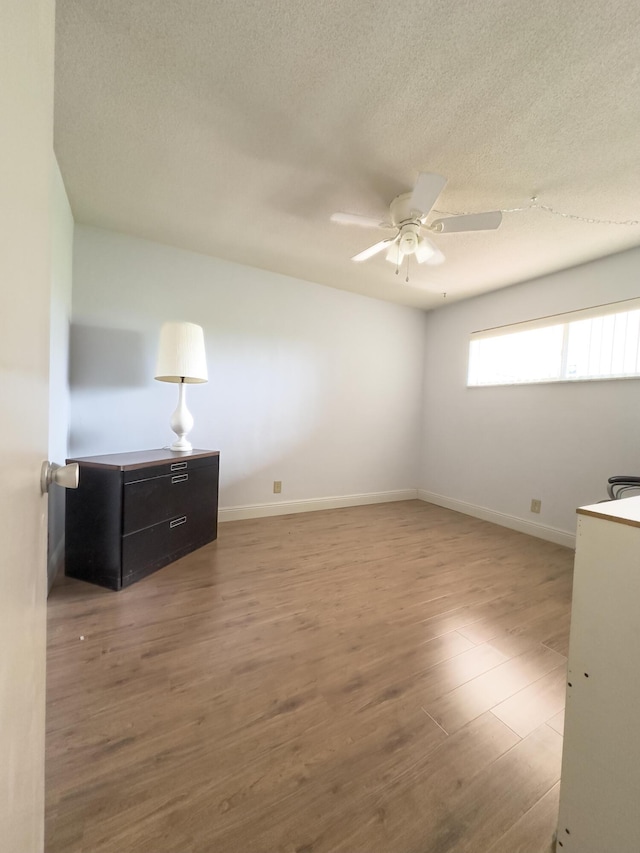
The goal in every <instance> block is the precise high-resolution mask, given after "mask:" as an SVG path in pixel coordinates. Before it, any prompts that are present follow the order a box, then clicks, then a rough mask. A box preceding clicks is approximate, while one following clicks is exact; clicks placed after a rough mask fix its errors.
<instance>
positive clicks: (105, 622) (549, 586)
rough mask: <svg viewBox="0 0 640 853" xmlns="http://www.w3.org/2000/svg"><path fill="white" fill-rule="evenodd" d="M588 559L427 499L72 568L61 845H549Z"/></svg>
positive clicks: (516, 849) (62, 726) (323, 848)
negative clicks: (575, 613) (108, 567)
mask: <svg viewBox="0 0 640 853" xmlns="http://www.w3.org/2000/svg"><path fill="white" fill-rule="evenodd" d="M572 564H573V553H572V552H571V551H569V550H568V549H565V548H562V547H560V546H557V545H552V544H550V543H548V542H543V541H541V540H538V539H533V538H531V537H528V536H525V535H523V534H520V533H516V532H514V531H510V530H506V529H504V528H500V527H496V526H494V525H491V524H488V523H485V522H482V521H479V520H476V519H472V518H469V517H467V516H463V515H459V514H456V513H454V512H450V511H449V510H445V509H441V508H439V507H435V506H432V505H429V504H425V503H422V502H419V501H409V502H403V503H393V504H380V505H375V506H367V507H355V508H351V509H339V510H329V511H324V512H316V513H307V514H300V515H290V516H280V517H276V518H266V519H259V520H252V521H239V522H233V523H226V524H222V525H221V526H220V536H219V539H218V541H217V542H215V543H212V544H210V545H208V546H206V547H205V548H203V549H201V550H200V551H198V552H196V553H195V554H192V555H189V556H188V557H186V558H184V559H183V560H181V561H179V562H177V563H174V564H173V565H171V566H168V567H166V568H165V569H162V570H161V571H160V572H158V573H156V574H155V575H152V576H151V577H149V578H146V579H145V580H143V581H141V582H140V583H138V584H136V585H134V586H132V587H130V588H129V589H127V590H125V591H123V592H120V593H114V592H109V591H107V590H102V589H100V588H98V587H93V586H90V585H88V584H85V583H83V582H81V581H71V580H64V579H63V580H62V581H61V582H60V583H59V584H58V585H57V586H56V587H54V590H53V592H52V595H51V597H50V599H49V653H48V708H47V727H48V743H47V843H46V850H47V853H214V851H215V853H236V851H237V853H329V851H331V853H338V851H340V853H548V851H550V850H551V849H552V834H553V831H554V829H555V820H556V815H557V802H558V779H559V775H560V757H561V749H562V736H561V732H562V715H563V705H564V686H565V665H566V655H567V651H568V649H567V645H568V627H569V605H570V593H571V575H572Z"/></svg>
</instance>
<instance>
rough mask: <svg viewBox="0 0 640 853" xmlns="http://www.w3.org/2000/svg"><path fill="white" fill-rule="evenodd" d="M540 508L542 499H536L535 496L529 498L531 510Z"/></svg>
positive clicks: (538, 510)
mask: <svg viewBox="0 0 640 853" xmlns="http://www.w3.org/2000/svg"><path fill="white" fill-rule="evenodd" d="M541 509H542V501H539V500H537V499H536V498H532V499H531V512H540V510H541Z"/></svg>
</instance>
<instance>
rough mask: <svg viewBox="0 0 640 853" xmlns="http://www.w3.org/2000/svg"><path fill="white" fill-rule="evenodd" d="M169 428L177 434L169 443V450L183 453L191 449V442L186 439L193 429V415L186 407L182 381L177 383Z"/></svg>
mask: <svg viewBox="0 0 640 853" xmlns="http://www.w3.org/2000/svg"><path fill="white" fill-rule="evenodd" d="M171 429H172V430H173V431H174V432H175V434H176V435H177V436H178V437H177V439H176V440H175V441H174V442H173V444H172V445H171V450H175V451H177V452H178V453H185V452H186V451H188V450H191V449H192V448H191V442H190V441H187V435H188V434H189V433H190V432H191V430H192V429H193V416H192V414H191V412H190V411H189V409H187V403H186V390H185V383H184V382H181V383H180V384H179V385H178V405H177V407H176V410H175V412H174V413H173V414H172V415H171Z"/></svg>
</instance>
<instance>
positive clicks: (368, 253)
mask: <svg viewBox="0 0 640 853" xmlns="http://www.w3.org/2000/svg"><path fill="white" fill-rule="evenodd" d="M395 239H396V238H395V237H393V238H392V239H390V240H381V241H380V242H379V243H374V244H373V246H369V248H368V249H364V251H362V252H359V253H358V254H357V255H354V256H353V257H352V258H351V260H352V261H366V260H368V259H369V258H372V257H373V256H374V255H377V254H378V252H382V250H383V249H384V248H385V247H386V246H388V245H389V243H393V242H394V241H395Z"/></svg>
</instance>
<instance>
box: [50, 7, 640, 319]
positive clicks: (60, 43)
mask: <svg viewBox="0 0 640 853" xmlns="http://www.w3.org/2000/svg"><path fill="white" fill-rule="evenodd" d="M56 6H57V19H58V23H57V44H56V55H57V60H56V100H55V150H56V154H57V156H58V161H59V163H60V167H61V170H62V174H63V176H64V179H65V183H66V187H67V191H68V193H69V197H70V200H71V205H72V208H73V212H74V215H75V218H76V221H78V222H81V223H88V224H93V225H98V226H102V227H105V228H111V229H114V230H117V231H122V232H126V233H129V234H134V235H138V236H141V237H146V238H149V239H152V240H158V241H161V242H164V243H168V244H171V245H175V246H180V247H183V248H185V249H190V250H194V251H197V252H203V253H206V254H210V255H215V256H217V257H221V258H226V259H228V260H232V261H238V262H240V263H243V264H248V265H251V266H255V267H259V268H262V269H267V270H273V271H276V272H280V273H285V274H287V275H291V276H295V277H297V278H300V279H306V280H308V281H315V282H319V283H321V284H326V285H330V286H332V287H338V288H343V289H345V290H352V291H355V292H358V293H364V294H368V295H371V296H375V297H378V298H382V299H387V300H391V301H395V302H399V303H402V304H406V305H415V306H420V307H423V308H430V307H434V306H436V305H439V304H441V303H442V293H444V292H446V293H447V294H448V299H449V300H453V299H460V298H465V297H468V296H471V295H474V294H477V293H480V292H483V291H487V290H493V289H496V288H498V287H503V286H505V285H508V284H512V283H515V282H518V281H523V280H525V279H529V278H533V277H535V276H538V275H541V274H544V273H547V272H550V271H553V270H557V269H561V268H564V267H568V266H572V265H574V264H577V263H580V262H583V261H586V260H590V259H592V258H596V257H601V256H603V255H607V254H611V253H613V252H616V251H619V250H622V249H625V248H629V247H631V246H636V245H640V227H638V226H621V225H605V224H589V223H586V222H579V221H575V220H570V219H565V218H561V217H558V216H554V215H551V214H550V213H548V212H545V211H543V210H541V209H536V210H527V211H521V212H513V213H505V215H504V219H503V224H502V226H501V228H500V229H499V230H498V231H491V232H484V233H474V234H443V235H440V236H436V237H434V238H433V239H434V242H436V243H437V244H438V246H439V247H440V248H441V249H442V250H443V251H444V253H445V255H446V258H447V260H446V262H445V263H444V264H443V265H442V266H440V267H428V266H426V265H423V266H420V267H418V266H417V265H414V266H413V268H412V269H411V270H410V279H411V281H410V285H406V284H405V283H404V275H403V274H401V275H400V276H396V275H395V274H394V267H393V266H392V265H391V264H389V263H388V262H386V261H385V259H384V255H379V256H377V257H375V258H373V259H371V260H369V261H367V262H365V263H362V264H356V263H353V262H352V261H350V257H351V255H353V254H355V253H356V252H359V251H360V250H361V249H364V248H365V247H366V246H368V245H370V244H372V243H374V242H376V241H378V240H380V239H383V238H384V237H385V236H386V232H382V231H377V230H376V229H361V228H356V227H351V228H349V227H345V226H340V225H337V224H335V223H332V222H330V220H329V217H330V215H331V213H332V212H334V211H346V212H350V213H360V214H364V215H373V216H379V217H381V218H382V217H383V216H384V215H385V212H386V210H387V205H388V203H389V202H390V201H391V199H392V198H393V197H394V196H395V195H397V194H398V193H400V192H405V191H407V190H410V189H411V188H412V187H413V184H414V183H415V180H416V178H417V175H418V173H419V172H421V171H430V172H437V173H439V174H442V175H445V176H446V177H448V179H449V183H448V185H447V186H446V188H445V190H444V192H443V193H442V195H441V196H440V199H439V200H438V202H437V204H436V208H437V210H439V211H444V212H463V211H464V212H475V211H482V210H491V209H506V208H515V207H523V206H526V205H528V203H529V199H530V197H531V196H532V195H535V196H537V197H538V202H539V204H544V205H549V206H551V207H553V208H556V209H557V210H560V211H565V212H568V213H572V214H577V215H580V216H583V217H585V218H598V219H614V220H637V219H640V145H639V139H640V96H639V93H640V4H638V3H637V2H636V0H618V2H614V3H609V4H604V3H602V2H596V0H562V2H560V0H537V2H531V0H491V2H484V3H482V2H478V0H457V2H451V0H448V2H447V0H424V1H423V2H421V3H407V2H393V0H387V1H386V2H380V0H242V2H240V0H135V2H134V0H57V4H56Z"/></svg>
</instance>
